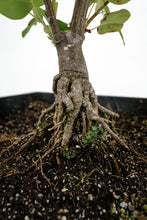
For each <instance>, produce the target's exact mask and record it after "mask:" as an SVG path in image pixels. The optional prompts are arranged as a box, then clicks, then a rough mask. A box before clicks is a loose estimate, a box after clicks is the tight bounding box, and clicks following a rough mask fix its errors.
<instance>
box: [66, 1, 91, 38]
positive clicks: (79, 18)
mask: <svg viewBox="0 0 147 220" xmlns="http://www.w3.org/2000/svg"><path fill="white" fill-rule="evenodd" d="M89 1H90V0H75V6H74V11H73V16H72V20H71V25H70V30H71V31H72V32H74V33H77V34H81V35H83V34H84V32H85V22H86V15H87V10H88V6H89Z"/></svg>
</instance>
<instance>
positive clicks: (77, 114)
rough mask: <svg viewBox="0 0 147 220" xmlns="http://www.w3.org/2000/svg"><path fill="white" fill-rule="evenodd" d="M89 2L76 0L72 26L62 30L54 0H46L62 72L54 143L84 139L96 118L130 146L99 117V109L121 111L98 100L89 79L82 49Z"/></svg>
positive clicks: (57, 87) (57, 89)
mask: <svg viewBox="0 0 147 220" xmlns="http://www.w3.org/2000/svg"><path fill="white" fill-rule="evenodd" d="M89 2H90V0H75V6H74V11H73V15H72V19H71V23H70V28H69V30H68V31H64V32H61V31H60V30H59V27H58V24H57V20H56V16H55V13H54V10H53V6H52V2H51V0H44V3H45V7H46V11H47V15H48V19H49V23H50V27H51V30H52V34H53V38H54V41H55V45H56V49H57V54H58V59H59V74H58V75H56V76H55V77H54V80H53V91H54V94H55V114H54V124H55V127H56V126H57V129H56V130H55V133H54V135H53V136H54V144H55V145H58V146H59V147H60V146H61V148H62V149H63V147H66V146H68V143H69V141H70V138H71V136H73V135H75V137H76V139H80V137H83V136H84V134H85V133H86V130H87V129H89V128H90V126H91V122H92V120H96V121H98V122H99V123H100V124H101V125H102V126H103V128H105V129H106V130H107V131H108V132H109V133H110V134H111V135H112V136H113V137H114V138H115V140H117V141H118V142H119V143H120V144H122V145H123V146H125V147H126V148H128V147H127V145H126V144H125V143H124V142H123V141H122V140H121V139H120V138H119V137H118V136H117V135H116V134H115V133H114V132H113V131H112V130H111V129H110V128H109V126H108V125H107V123H106V122H105V119H103V118H101V117H99V115H98V109H99V110H100V111H102V112H105V113H107V114H109V115H111V116H116V117H118V114H116V113H114V112H111V111H110V110H108V109H106V108H104V107H102V106H101V105H100V104H99V103H98V102H97V97H96V95H95V92H94V89H93V88H92V86H91V84H90V82H89V77H88V70H87V66H86V63H85V59H84V56H83V52H82V43H83V41H84V34H85V22H86V14H87V10H88V6H89ZM77 134H78V135H77ZM77 137H78V138H77ZM73 138H74V136H73V137H72V139H73ZM77 141H79V140H77Z"/></svg>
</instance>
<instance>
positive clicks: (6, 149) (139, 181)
mask: <svg viewBox="0 0 147 220" xmlns="http://www.w3.org/2000/svg"><path fill="white" fill-rule="evenodd" d="M46 107H48V104H47V103H43V102H40V101H36V102H30V103H29V104H28V105H26V107H25V108H24V109H23V110H18V111H17V112H16V114H9V115H8V116H6V117H5V118H3V119H0V151H1V158H0V166H1V167H0V178H1V180H0V219H1V220H2V219H24V220H30V219H33V220H37V219H61V220H66V219H67V220H68V219H76V220H80V219H89V220H91V219H131V220H132V219H139V220H145V219H147V194H146V190H147V167H146V162H147V151H146V147H147V119H146V116H145V115H137V114H133V113H125V112H123V113H120V118H119V119H117V120H116V119H114V118H111V120H112V125H113V129H114V130H115V131H116V132H117V133H118V134H119V136H120V137H124V138H125V140H126V142H127V144H128V146H129V148H130V150H129V151H128V150H126V149H125V148H124V147H122V146H121V145H119V144H118V143H116V141H114V140H113V138H111V137H110V136H109V135H108V134H107V133H106V132H105V131H102V130H100V129H99V130H98V129H97V125H95V126H94V127H93V130H92V131H91V132H89V133H88V134H87V136H86V138H85V141H84V142H83V143H81V144H80V145H79V144H78V143H77V142H76V141H75V144H74V145H75V148H74V149H73V148H72V149H68V150H66V151H65V152H64V156H62V155H60V154H59V155H57V154H55V152H54V150H52V151H51V152H50V153H49V154H48V155H47V156H46V157H45V158H44V159H41V156H42V155H43V154H44V152H43V150H42V149H45V148H47V146H48V141H49V138H50V136H49V133H48V132H45V133H39V135H38V136H37V137H36V138H35V139H34V140H33V142H32V143H31V144H29V145H28V146H26V147H25V148H24V149H22V151H20V152H18V150H19V149H20V147H21V146H22V144H23V143H25V142H26V141H27V140H28V138H29V136H28V135H27V134H30V135H31V132H32V131H33V130H34V128H35V124H36V122H37V121H38V117H39V115H40V113H41V110H42V109H43V108H46ZM48 117H49V116H48ZM106 117H107V118H108V116H106ZM114 125H115V126H114ZM90 139H91V143H90V141H89V140H90ZM71 145H72V146H73V143H71ZM16 152H18V154H16ZM36 161H37V162H36ZM32 165H33V166H32Z"/></svg>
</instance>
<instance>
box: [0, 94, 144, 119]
mask: <svg viewBox="0 0 147 220" xmlns="http://www.w3.org/2000/svg"><path fill="white" fill-rule="evenodd" d="M98 99H99V103H100V104H101V105H103V106H105V107H106V106H108V105H110V106H111V108H112V109H113V110H117V111H119V112H134V113H141V114H147V99H145V98H124V97H112V96H98ZM36 100H40V101H45V102H48V103H53V101H54V95H53V94H52V93H41V92H37V93H29V94H24V95H17V96H9V97H4V98H0V117H3V116H5V115H7V114H9V113H14V112H16V110H17V109H22V108H23V107H24V106H25V105H26V104H27V103H28V102H29V101H36Z"/></svg>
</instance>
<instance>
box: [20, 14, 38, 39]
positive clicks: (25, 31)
mask: <svg viewBox="0 0 147 220" xmlns="http://www.w3.org/2000/svg"><path fill="white" fill-rule="evenodd" d="M36 24H37V21H36V19H35V18H33V19H31V20H30V22H29V23H28V26H27V27H26V28H25V29H24V30H23V32H22V37H25V36H26V34H27V33H28V32H29V31H30V29H31V27H32V26H33V25H36Z"/></svg>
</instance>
